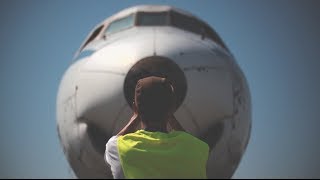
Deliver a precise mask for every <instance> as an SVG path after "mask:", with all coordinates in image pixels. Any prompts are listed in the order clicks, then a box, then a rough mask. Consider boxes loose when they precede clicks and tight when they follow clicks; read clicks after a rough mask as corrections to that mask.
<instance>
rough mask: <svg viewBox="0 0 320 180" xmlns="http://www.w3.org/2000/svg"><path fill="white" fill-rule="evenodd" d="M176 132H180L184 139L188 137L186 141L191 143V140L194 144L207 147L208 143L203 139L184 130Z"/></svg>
mask: <svg viewBox="0 0 320 180" xmlns="http://www.w3.org/2000/svg"><path fill="white" fill-rule="evenodd" d="M176 133H178V134H180V135H181V136H183V137H185V138H186V139H188V141H189V142H190V143H191V142H193V143H194V144H195V145H200V146H202V147H205V148H209V146H208V144H207V143H206V142H204V141H202V140H201V139H199V138H198V137H196V136H194V135H192V134H190V133H188V132H185V131H176Z"/></svg>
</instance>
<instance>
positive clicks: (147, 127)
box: [143, 125, 168, 133]
mask: <svg viewBox="0 0 320 180" xmlns="http://www.w3.org/2000/svg"><path fill="white" fill-rule="evenodd" d="M143 129H144V130H145V131H149V132H163V133H168V130H167V126H166V125H161V126H151V125H144V126H143Z"/></svg>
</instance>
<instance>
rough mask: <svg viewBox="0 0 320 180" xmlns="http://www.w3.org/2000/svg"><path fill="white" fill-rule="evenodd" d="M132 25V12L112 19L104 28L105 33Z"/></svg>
mask: <svg viewBox="0 0 320 180" xmlns="http://www.w3.org/2000/svg"><path fill="white" fill-rule="evenodd" d="M133 25H134V14H131V15H129V16H126V17H124V18H121V19H118V20H115V21H113V22H112V23H111V24H110V25H109V26H108V27H107V29H106V35H109V34H112V33H115V32H118V31H121V30H124V29H128V28H130V27H132V26H133Z"/></svg>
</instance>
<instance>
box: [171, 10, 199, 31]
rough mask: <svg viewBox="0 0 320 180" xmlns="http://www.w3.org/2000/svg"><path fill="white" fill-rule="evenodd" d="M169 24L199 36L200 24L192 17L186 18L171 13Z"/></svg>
mask: <svg viewBox="0 0 320 180" xmlns="http://www.w3.org/2000/svg"><path fill="white" fill-rule="evenodd" d="M171 24H172V26H175V27H177V28H180V29H184V30H187V31H191V32H193V33H197V34H201V27H202V26H201V24H200V22H199V21H197V20H196V19H194V18H192V17H188V16H185V15H182V14H179V13H176V12H174V11H172V12H171Z"/></svg>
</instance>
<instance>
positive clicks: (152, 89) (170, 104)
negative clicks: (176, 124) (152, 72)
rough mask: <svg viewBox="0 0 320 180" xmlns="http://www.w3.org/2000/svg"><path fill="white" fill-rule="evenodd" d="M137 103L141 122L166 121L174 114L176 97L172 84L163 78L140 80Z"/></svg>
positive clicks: (137, 87)
mask: <svg viewBox="0 0 320 180" xmlns="http://www.w3.org/2000/svg"><path fill="white" fill-rule="evenodd" d="M135 101H136V106H137V110H138V113H139V115H140V117H141V120H142V121H143V122H145V123H148V122H151V121H153V122H159V123H161V122H160V121H163V120H165V116H166V115H168V113H173V109H174V107H175V95H174V89H173V86H172V85H171V84H170V82H169V81H168V80H167V79H165V78H161V77H156V76H151V77H147V78H143V79H140V80H139V81H138V82H137V85H136V89H135Z"/></svg>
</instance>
